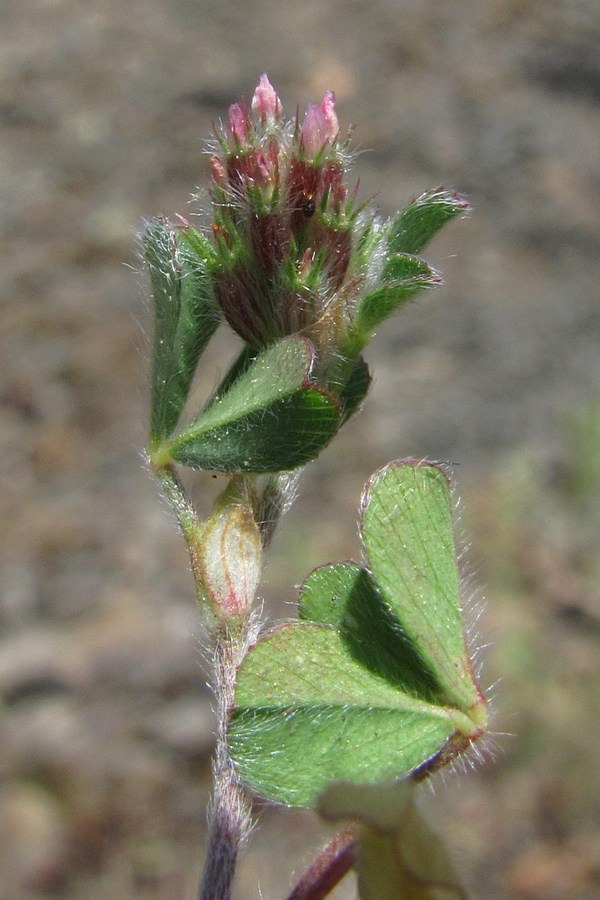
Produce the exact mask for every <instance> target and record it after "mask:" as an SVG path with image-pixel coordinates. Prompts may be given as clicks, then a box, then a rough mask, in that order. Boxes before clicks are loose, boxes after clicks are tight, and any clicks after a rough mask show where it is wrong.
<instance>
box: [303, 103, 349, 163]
mask: <svg viewBox="0 0 600 900" xmlns="http://www.w3.org/2000/svg"><path fill="white" fill-rule="evenodd" d="M339 131H340V126H339V123H338V119H337V115H336V112H335V96H334V94H333V93H332V91H326V92H325V96H324V97H323V100H322V101H321V105H320V106H316V104H314V103H310V104H309V105H308V108H307V110H306V115H305V116H304V122H303V123H302V128H301V129H300V144H301V146H302V148H303V149H304V152H305V153H306V155H307V156H308V157H309V158H310V159H314V158H315V157H316V156H317V155H318V154H319V153H320V151H321V150H322V149H323V147H324V146H325V145H326V144H328V143H332V142H333V141H334V140H335V138H336V137H337V136H338V134H339Z"/></svg>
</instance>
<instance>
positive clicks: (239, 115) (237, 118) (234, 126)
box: [229, 103, 252, 150]
mask: <svg viewBox="0 0 600 900" xmlns="http://www.w3.org/2000/svg"><path fill="white" fill-rule="evenodd" d="M251 129H252V122H251V121H250V117H249V115H248V110H247V109H246V107H245V105H244V104H242V103H233V104H232V105H231V106H230V107H229V146H230V147H231V149H232V150H239V148H240V147H248V146H249V143H250V132H251Z"/></svg>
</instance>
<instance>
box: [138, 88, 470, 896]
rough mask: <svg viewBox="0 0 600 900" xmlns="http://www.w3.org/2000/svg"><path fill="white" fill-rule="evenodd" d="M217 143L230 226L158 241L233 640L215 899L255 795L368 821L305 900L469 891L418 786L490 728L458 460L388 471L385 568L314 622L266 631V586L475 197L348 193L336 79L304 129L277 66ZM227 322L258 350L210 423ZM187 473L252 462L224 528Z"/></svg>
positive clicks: (216, 611)
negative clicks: (195, 396)
mask: <svg viewBox="0 0 600 900" xmlns="http://www.w3.org/2000/svg"><path fill="white" fill-rule="evenodd" d="M212 150H213V152H212V156H211V160H210V171H211V177H212V184H211V187H210V198H211V202H212V219H211V221H210V223H209V224H208V225H207V226H205V227H203V228H200V229H198V228H196V227H193V226H192V225H191V224H189V222H188V221H187V220H185V219H184V218H183V217H181V216H179V217H178V218H177V220H176V221H173V222H171V221H169V220H167V219H162V218H159V219H155V220H153V221H151V222H150V223H149V224H148V225H147V228H146V232H145V236H144V256H145V262H146V266H147V270H148V273H149V280H150V285H151V290H152V299H153V312H154V343H153V353H152V380H151V412H150V439H149V451H148V456H149V460H150V464H151V467H152V470H153V471H154V473H155V475H156V477H157V478H158V479H159V481H160V483H161V485H162V487H163V490H164V494H165V497H166V498H167V500H168V501H169V503H170V504H171V506H172V508H173V510H174V512H175V514H176V517H177V520H178V522H179V524H180V527H181V531H182V534H183V536H184V538H185V541H186V543H187V547H188V549H189V554H190V559H191V566H192V572H193V575H194V579H195V585H196V593H197V598H198V603H199V604H200V606H201V608H202V611H203V619H204V621H205V622H206V627H207V629H208V631H209V634H210V640H211V642H212V647H213V649H214V654H213V673H212V682H213V687H214V692H215V697H216V713H217V745H216V751H215V758H214V761H213V775H214V790H213V798H212V801H211V806H210V811H209V836H208V845H207V861H206V867H205V871H204V874H203V877H202V880H201V884H200V889H199V896H200V897H201V898H204V900H215V898H217V900H226V898H228V897H230V896H231V892H232V884H233V878H234V871H235V864H236V859H237V856H238V852H239V849H240V846H241V844H242V842H243V841H244V840H245V839H246V837H247V834H248V830H249V826H250V802H249V801H250V797H251V796H252V795H256V796H258V797H262V798H264V799H266V800H270V801H273V802H275V803H280V804H285V805H288V806H301V807H309V808H312V809H315V810H318V811H319V812H320V813H321V814H322V815H324V816H326V817H328V818H330V819H332V820H338V819H339V820H341V821H345V822H346V824H347V822H348V820H349V821H350V822H351V824H350V825H349V826H348V827H346V828H345V829H343V830H342V831H341V832H340V834H339V835H338V836H337V838H335V839H334V840H333V841H332V843H331V844H330V845H329V846H328V847H327V848H325V850H324V851H323V853H322V854H321V855H320V856H319V858H318V859H317V860H316V861H315V863H314V865H313V866H311V867H310V869H309V870H308V871H307V873H306V874H305V876H304V877H303V878H302V879H301V881H300V882H299V883H298V885H297V886H296V888H295V889H294V890H293V891H292V893H291V894H290V897H295V898H300V897H305V898H311V897H312V898H316V897H324V896H326V895H327V893H328V892H329V891H330V890H331V889H332V888H333V886H334V885H335V884H336V883H337V881H338V880H339V879H340V878H341V877H342V876H343V875H344V874H345V873H346V871H348V870H349V869H350V868H351V867H355V868H356V870H357V873H358V884H359V891H360V896H361V897H364V898H371V897H373V898H375V897H377V898H387V897H389V898H391V897H417V896H418V897H423V898H424V897H432V898H433V897H439V896H461V895H462V888H461V887H460V884H459V882H458V879H457V877H456V875H455V872H454V870H453V868H452V864H451V862H450V860H449V858H448V856H447V854H446V852H445V850H444V848H443V846H442V845H441V843H440V841H439V839H438V838H437V837H436V835H435V834H434V833H433V832H432V831H431V829H430V828H429V826H428V825H427V823H426V822H424V821H423V819H422V818H421V814H420V813H419V811H418V807H417V806H416V805H415V797H414V794H415V791H416V790H417V787H416V785H418V784H419V783H420V782H422V781H424V780H425V779H427V778H428V777H429V776H430V775H431V774H432V773H433V772H435V771H437V770H438V769H440V768H442V767H444V766H446V765H448V764H449V763H451V762H452V761H453V760H455V759H456V758H457V757H459V756H461V754H464V753H466V752H467V751H468V750H469V748H470V747H471V746H472V745H473V743H474V742H475V741H477V740H478V739H479V738H480V737H481V736H482V734H483V733H484V732H485V729H486V721H487V716H486V703H485V698H484V696H483V694H482V692H481V690H480V688H479V686H478V683H477V678H476V675H475V671H474V665H473V661H472V655H471V650H470V648H469V644H468V642H467V640H466V638H465V627H464V623H463V617H462V611H461V602H462V601H461V581H460V574H459V568H458V564H457V551H456V546H455V542H454V537H453V530H452V500H451V479H450V475H449V472H448V471H446V469H445V467H444V466H442V465H439V464H436V463H433V462H429V461H427V460H426V459H405V460H397V461H394V462H391V463H389V464H388V465H387V466H385V467H383V468H382V469H380V470H379V471H378V472H376V473H375V474H374V475H372V476H371V477H370V478H369V480H368V481H367V484H366V486H365V489H364V493H363V497H362V500H361V502H360V536H361V540H362V545H363V558H362V559H361V560H359V561H357V562H341V563H335V562H325V563H324V564H323V565H322V566H320V567H319V568H317V569H316V570H315V571H313V572H311V573H310V574H309V575H308V577H307V579H306V581H305V582H304V584H303V586H302V589H301V591H300V596H299V600H298V617H297V619H296V620H295V621H286V622H284V623H282V624H279V625H276V626H275V627H273V628H270V629H269V630H266V629H265V628H264V627H263V626H262V624H261V622H260V619H259V613H260V604H259V603H258V602H257V591H258V589H259V584H260V575H261V569H262V565H263V557H264V554H265V552H266V551H267V549H268V546H269V543H270V540H271V537H272V535H273V531H274V529H275V527H276V525H277V522H278V520H279V519H280V517H281V515H282V513H283V512H284V511H285V509H286V508H287V507H288V506H289V505H290V503H291V502H292V500H293V498H294V495H295V490H296V482H297V474H298V472H299V471H300V469H301V467H303V466H305V465H306V464H307V463H309V462H311V461H312V460H314V459H315V458H316V457H317V456H318V455H319V454H320V453H321V452H322V451H323V450H324V449H325V448H326V447H327V445H328V444H329V443H330V442H331V441H332V440H333V438H334V437H335V436H336V434H337V433H338V432H339V431H340V429H341V428H343V427H344V425H345V424H346V422H347V421H348V419H349V418H350V417H351V416H353V415H354V414H355V413H356V412H357V411H358V410H359V409H360V407H361V406H362V404H363V403H364V401H365V398H366V396H367V393H368V390H369V385H370V381H371V376H370V372H369V368H368V365H367V363H366V361H365V359H364V357H363V352H364V350H365V348H366V346H367V344H368V343H369V340H370V339H371V337H372V336H373V335H374V333H375V331H376V330H378V329H379V328H381V327H383V326H384V324H385V321H386V319H387V318H388V317H389V316H391V315H392V314H393V313H395V312H396V311H397V310H399V309H400V308H401V307H402V306H403V305H404V304H405V303H407V302H408V301H409V300H412V299H413V298H414V297H415V295H416V294H418V293H419V292H421V291H425V290H428V289H429V288H431V287H433V286H435V285H436V284H439V282H440V280H441V279H440V276H439V274H438V273H437V272H436V271H435V270H434V269H433V268H432V267H431V266H430V265H429V264H428V263H427V262H426V261H425V260H424V259H423V258H422V256H421V255H420V254H421V252H422V250H423V249H424V248H425V246H426V245H427V243H428V242H429V241H430V240H431V239H432V238H433V237H434V236H435V234H436V233H437V232H438V230H439V229H440V228H441V227H442V226H443V225H444V224H445V223H446V222H448V221H450V220H451V219H453V218H456V217H458V216H460V215H462V214H464V213H465V212H466V211H467V210H468V204H467V202H466V201H465V199H464V198H463V197H461V196H459V195H458V194H456V193H454V192H452V191H448V190H445V189H443V188H438V189H436V190H432V191H428V192H426V193H424V194H422V195H421V196H420V197H418V198H417V199H416V200H413V201H412V202H411V203H409V205H408V206H407V207H406V209H404V210H403V211H402V212H400V213H399V214H398V215H397V216H395V217H394V218H392V219H390V220H384V219H382V217H381V216H380V215H379V213H378V212H377V211H376V210H375V209H373V208H372V207H371V206H370V205H369V204H368V203H361V202H360V201H359V200H358V197H357V189H356V188H354V189H350V188H349V186H348V184H347V173H348V169H349V164H350V162H351V161H352V150H351V146H350V136H349V135H348V136H344V134H343V133H342V132H341V131H340V127H339V124H338V119H337V114H336V110H335V98H334V95H333V93H331V92H330V91H327V92H326V93H325V96H324V97H323V100H322V102H321V104H320V105H310V106H309V107H308V109H307V111H306V113H305V115H304V117H303V118H302V119H301V118H300V117H299V116H298V115H296V116H295V118H292V119H291V120H290V121H287V120H286V119H285V118H284V116H283V109H282V104H281V101H280V99H279V97H278V96H277V94H276V93H275V90H274V89H273V87H272V86H271V84H270V82H269V80H268V78H267V76H266V75H262V76H261V78H260V81H259V84H258V86H257V88H256V90H255V92H254V95H253V97H252V100H251V102H250V104H247V103H246V102H245V101H241V102H239V103H236V104H234V105H233V106H231V107H230V109H229V116H228V120H227V122H226V123H225V124H224V125H221V126H220V127H218V128H216V129H215V134H214V142H213V145H212ZM221 324H224V325H226V326H228V327H229V328H231V329H233V331H234V332H235V333H236V334H237V335H238V336H239V337H240V338H241V340H242V349H241V352H240V353H239V355H238V357H237V359H235V360H233V361H232V363H231V365H230V367H229V369H228V371H227V373H226V374H225V377H224V378H223V380H222V382H221V384H219V385H218V387H216V389H215V390H214V391H213V393H212V394H211V395H210V396H208V397H206V398H205V401H204V403H203V405H202V406H201V408H199V409H197V410H194V411H193V412H192V414H191V416H186V415H184V412H185V411H186V410H187V409H189V404H188V400H189V398H190V390H191V387H192V383H193V380H194V375H195V373H196V369H197V366H198V363H199V361H200V358H201V356H202V352H203V350H204V349H205V348H206V346H207V344H208V342H209V341H210V339H211V338H212V336H213V335H214V333H215V331H216V330H217V328H218V327H219V326H220V325H221ZM186 467H187V468H191V469H198V470H202V471H205V472H211V473H215V472H218V473H224V474H225V475H227V476H228V485H227V487H226V489H225V490H224V491H223V492H222V493H221V495H220V496H219V497H218V499H217V501H216V503H215V505H214V508H213V510H212V513H211V514H210V515H209V517H208V519H206V520H202V519H201V518H200V517H199V515H198V513H197V512H196V510H195V508H194V506H193V504H192V502H191V501H190V499H189V498H188V496H187V495H186V491H185V489H184V487H183V485H182V481H181V470H182V469H185V468H186ZM315 515H318V510H315ZM444 891H446V893H444Z"/></svg>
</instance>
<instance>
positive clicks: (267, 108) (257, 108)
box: [252, 74, 283, 126]
mask: <svg viewBox="0 0 600 900" xmlns="http://www.w3.org/2000/svg"><path fill="white" fill-rule="evenodd" d="M282 111H283V108H282V106H281V100H280V99H279V97H278V96H277V94H276V93H275V89H274V88H273V85H272V84H271V82H270V81H269V79H268V78H267V76H266V74H263V75H261V76H260V78H259V81H258V85H257V86H256V89H255V91H254V96H253V97H252V112H253V113H258V115H259V116H260V122H261V125H268V126H271V125H274V124H275V122H278V121H279V119H281V115H282Z"/></svg>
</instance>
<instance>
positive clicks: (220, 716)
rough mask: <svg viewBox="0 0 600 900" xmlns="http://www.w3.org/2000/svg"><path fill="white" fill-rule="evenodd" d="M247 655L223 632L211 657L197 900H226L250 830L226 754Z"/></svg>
mask: <svg viewBox="0 0 600 900" xmlns="http://www.w3.org/2000/svg"><path fill="white" fill-rule="evenodd" d="M246 649H247V637H246V633H244V635H240V634H239V633H235V634H233V633H232V632H231V631H230V630H229V629H225V628H224V629H223V630H222V631H221V632H220V633H219V634H218V635H217V639H216V646H215V656H214V679H215V684H214V688H215V697H216V703H217V709H216V713H217V746H216V750H215V756H214V759H213V764H212V771H213V779H214V793H213V798H212V801H211V804H210V808H209V821H208V838H207V845H206V864H205V868H204V872H203V875H202V880H201V882H200V886H199V890H198V900H217V898H218V900H229V898H230V897H231V891H232V886H233V878H234V875H235V867H236V863H237V857H238V854H239V850H240V846H241V844H242V843H243V842H244V840H245V839H246V837H247V836H248V833H249V831H250V827H251V820H250V804H249V802H248V800H247V799H246V797H245V795H244V792H243V790H242V788H241V787H240V785H239V782H238V780H237V776H236V774H235V770H234V767H233V763H232V762H231V759H230V757H229V752H228V749H227V723H228V720H229V714H230V712H231V709H232V707H233V699H234V691H235V677H236V671H237V667H238V665H239V663H240V662H241V660H242V659H243V657H244V654H245V653H246Z"/></svg>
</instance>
